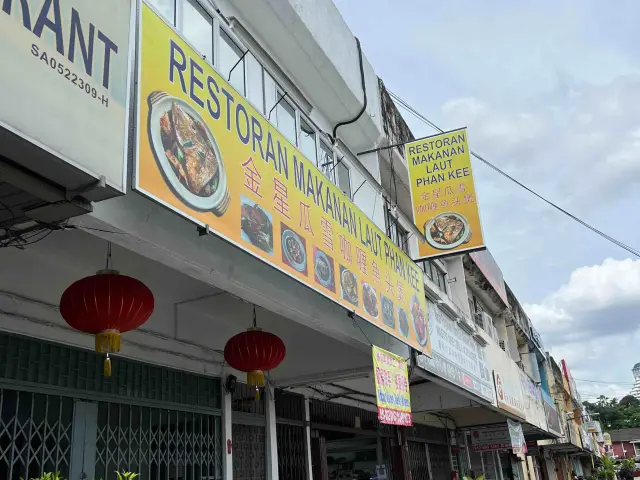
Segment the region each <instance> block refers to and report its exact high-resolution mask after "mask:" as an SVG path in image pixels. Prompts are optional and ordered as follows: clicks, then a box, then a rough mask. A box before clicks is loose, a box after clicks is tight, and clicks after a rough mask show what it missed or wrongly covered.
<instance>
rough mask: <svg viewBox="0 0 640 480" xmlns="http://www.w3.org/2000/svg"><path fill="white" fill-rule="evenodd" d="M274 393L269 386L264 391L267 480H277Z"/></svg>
mask: <svg viewBox="0 0 640 480" xmlns="http://www.w3.org/2000/svg"><path fill="white" fill-rule="evenodd" d="M274 393H275V392H274V390H273V388H272V387H271V386H267V387H266V388H265V389H264V406H265V412H264V414H265V417H266V418H265V419H266V424H265V439H266V443H267V459H266V460H267V462H266V464H267V465H266V467H267V480H278V437H277V435H276V401H275V394H274Z"/></svg>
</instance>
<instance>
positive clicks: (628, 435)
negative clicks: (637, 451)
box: [609, 428, 640, 442]
mask: <svg viewBox="0 0 640 480" xmlns="http://www.w3.org/2000/svg"><path fill="white" fill-rule="evenodd" d="M609 435H611V441H612V442H631V441H633V440H639V441H640V428H623V429H621V430H609Z"/></svg>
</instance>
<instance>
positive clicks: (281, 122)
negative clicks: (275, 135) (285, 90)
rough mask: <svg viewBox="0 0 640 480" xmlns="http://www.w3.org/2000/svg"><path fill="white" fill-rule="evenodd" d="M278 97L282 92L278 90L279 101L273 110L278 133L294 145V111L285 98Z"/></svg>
mask: <svg viewBox="0 0 640 480" xmlns="http://www.w3.org/2000/svg"><path fill="white" fill-rule="evenodd" d="M280 97H282V93H281V92H278V100H280V101H279V102H278V105H277V106H276V111H275V113H276V124H277V125H278V130H280V133H282V134H283V135H284V136H285V137H287V138H288V139H289V141H290V142H291V143H293V144H294V145H296V111H295V110H294V108H293V107H292V106H291V104H290V103H289V102H287V100H286V99H284V98H282V99H281V98H280Z"/></svg>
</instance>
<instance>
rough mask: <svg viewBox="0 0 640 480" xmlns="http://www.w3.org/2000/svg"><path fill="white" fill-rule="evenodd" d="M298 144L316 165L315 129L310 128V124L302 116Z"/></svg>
mask: <svg viewBox="0 0 640 480" xmlns="http://www.w3.org/2000/svg"><path fill="white" fill-rule="evenodd" d="M298 145H299V146H300V151H301V152H302V153H303V154H304V156H305V157H307V159H309V160H311V161H312V162H313V163H315V164H316V165H317V157H318V150H317V148H316V131H315V130H314V129H313V128H311V125H309V124H308V123H307V122H306V121H305V120H304V118H301V119H300V134H299V135H298Z"/></svg>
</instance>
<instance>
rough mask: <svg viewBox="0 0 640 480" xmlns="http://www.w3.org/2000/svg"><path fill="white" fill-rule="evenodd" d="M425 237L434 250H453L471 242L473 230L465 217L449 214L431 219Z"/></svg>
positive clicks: (426, 226) (426, 224) (427, 223)
mask: <svg viewBox="0 0 640 480" xmlns="http://www.w3.org/2000/svg"><path fill="white" fill-rule="evenodd" d="M424 235H425V237H426V239H427V242H429V245H431V246H432V247H433V248H437V249H438V250H451V249H452V248H456V247H458V246H460V245H462V244H463V243H467V242H468V241H469V240H471V228H470V227H469V222H468V221H467V219H466V218H465V217H464V215H461V214H459V213H453V212H447V213H441V214H440V215H438V216H436V217H433V218H431V219H429V220H428V221H427V222H426V223H425V224H424Z"/></svg>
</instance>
